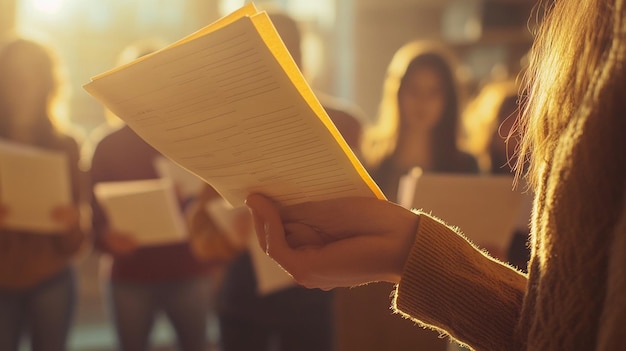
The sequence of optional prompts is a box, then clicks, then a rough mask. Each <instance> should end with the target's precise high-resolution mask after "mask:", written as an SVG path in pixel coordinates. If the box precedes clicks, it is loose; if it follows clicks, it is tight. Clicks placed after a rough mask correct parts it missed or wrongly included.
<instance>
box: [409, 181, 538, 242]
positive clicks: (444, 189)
mask: <svg viewBox="0 0 626 351" xmlns="http://www.w3.org/2000/svg"><path fill="white" fill-rule="evenodd" d="M398 195H399V199H400V202H401V205H403V206H404V207H410V208H416V209H421V210H423V211H424V212H426V213H432V214H433V216H435V217H438V218H441V219H442V220H444V221H445V222H446V223H448V224H449V225H452V226H455V227H459V228H460V229H461V232H462V233H463V234H464V235H465V236H466V237H467V238H469V239H470V240H471V241H473V242H474V243H476V244H478V245H479V246H489V247H494V246H495V247H497V248H500V249H504V248H506V247H507V245H508V244H509V241H510V239H511V234H512V233H513V230H514V229H515V227H516V225H517V223H518V221H519V217H520V214H521V213H522V212H523V211H524V209H523V206H522V204H523V203H524V202H525V201H526V199H525V197H527V196H528V195H525V194H523V193H522V192H521V190H519V189H515V190H514V189H513V177H510V176H483V175H450V174H432V173H430V174H429V173H423V174H421V173H419V172H414V173H412V174H410V175H407V176H405V177H404V178H403V179H402V180H401V183H400V191H399V194H398Z"/></svg>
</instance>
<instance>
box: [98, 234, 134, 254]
mask: <svg viewBox="0 0 626 351" xmlns="http://www.w3.org/2000/svg"><path fill="white" fill-rule="evenodd" d="M102 240H103V242H104V245H105V246H106V247H107V248H108V249H109V251H111V253H113V254H114V255H119V256H125V255H129V254H131V253H133V252H134V251H135V250H137V247H138V244H137V241H136V240H135V239H134V238H133V237H132V236H131V235H130V234H128V233H125V232H120V231H116V230H110V231H109V232H108V233H106V234H104V236H103V238H102Z"/></svg>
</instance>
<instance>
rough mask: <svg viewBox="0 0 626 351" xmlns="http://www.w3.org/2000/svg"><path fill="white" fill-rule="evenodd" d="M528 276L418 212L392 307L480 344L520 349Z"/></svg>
mask: <svg viewBox="0 0 626 351" xmlns="http://www.w3.org/2000/svg"><path fill="white" fill-rule="evenodd" d="M526 283H527V278H526V277H525V276H524V275H523V274H522V273H520V272H518V271H516V270H514V269H513V268H511V267H509V266H507V265H505V264H502V263H500V262H498V261H496V260H494V259H492V258H490V257H489V256H487V255H486V254H484V253H483V252H482V251H480V250H478V249H476V248H475V247H474V246H473V245H472V244H471V243H470V242H469V241H467V240H466V239H465V238H464V237H463V236H462V235H460V234H458V233H457V232H456V231H454V230H453V229H451V228H449V227H447V226H446V225H445V224H443V223H442V222H440V221H438V220H437V219H435V218H432V217H430V216H428V215H425V214H420V224H419V228H418V231H417V236H416V239H415V242H414V244H413V247H412V249H411V252H410V255H409V259H408V261H407V263H406V265H405V268H404V272H403V275H402V278H401V280H400V283H399V284H398V286H397V289H396V296H395V299H394V308H395V309H396V310H397V311H398V312H399V313H400V314H402V315H404V316H405V317H407V318H411V319H413V320H415V321H416V322H417V323H418V324H420V325H422V326H425V327H428V328H433V329H437V330H439V331H441V332H444V333H448V334H450V335H451V336H452V337H454V338H455V339H456V340H458V341H459V342H461V343H463V344H466V345H468V346H470V347H472V348H474V349H476V350H491V351H497V350H507V351H510V350H519V349H521V348H523V344H524V342H523V341H522V340H516V338H515V328H516V326H517V323H518V320H519V316H520V311H521V308H522V301H523V298H524V294H525V291H526Z"/></svg>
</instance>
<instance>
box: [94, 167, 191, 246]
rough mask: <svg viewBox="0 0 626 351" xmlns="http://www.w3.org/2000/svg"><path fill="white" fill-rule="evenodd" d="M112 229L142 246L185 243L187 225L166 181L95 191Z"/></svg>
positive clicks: (136, 182) (100, 186) (100, 185)
mask: <svg viewBox="0 0 626 351" xmlns="http://www.w3.org/2000/svg"><path fill="white" fill-rule="evenodd" d="M94 194H95V196H96V199H97V200H98V202H99V203H100V205H101V206H102V207H103V209H104V211H105V213H106V215H107V218H108V220H109V226H110V227H111V228H112V229H114V230H118V231H121V232H125V233H128V234H129V235H131V236H132V237H133V238H134V239H135V240H136V241H137V242H138V243H139V244H140V245H160V244H167V243H173V242H180V241H184V240H186V238H187V229H186V225H185V221H184V219H183V216H182V214H181V211H180V208H179V204H178V201H177V198H176V194H175V192H174V187H173V185H172V182H171V181H166V180H163V179H148V180H133V181H124V182H103V183H98V184H96V185H95V187H94Z"/></svg>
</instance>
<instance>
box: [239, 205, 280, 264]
mask: <svg viewBox="0 0 626 351" xmlns="http://www.w3.org/2000/svg"><path fill="white" fill-rule="evenodd" d="M246 205H247V206H248V208H249V209H250V212H251V213H252V218H253V219H254V229H255V232H256V235H257V239H258V240H259V245H261V248H262V249H263V251H265V252H268V248H269V244H270V243H269V242H268V236H269V235H270V232H273V233H272V235H276V236H280V237H282V239H283V240H285V230H284V228H283V224H282V220H281V218H280V214H279V212H278V208H277V207H276V205H274V203H273V202H272V201H271V200H269V199H268V198H266V197H265V196H263V195H258V194H252V195H250V196H248V198H247V199H246Z"/></svg>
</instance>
